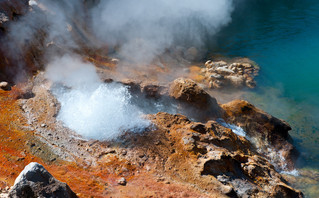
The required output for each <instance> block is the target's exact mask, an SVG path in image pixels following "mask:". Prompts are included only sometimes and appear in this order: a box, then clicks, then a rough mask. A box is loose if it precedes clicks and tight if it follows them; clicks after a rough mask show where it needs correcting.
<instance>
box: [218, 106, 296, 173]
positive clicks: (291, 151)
mask: <svg viewBox="0 0 319 198" xmlns="http://www.w3.org/2000/svg"><path fill="white" fill-rule="evenodd" d="M221 107H222V108H223V109H224V110H225V115H224V119H225V120H226V122H228V123H233V124H235V125H237V126H242V127H243V128H244V130H245V131H246V133H247V135H248V136H249V137H253V139H254V140H255V142H254V143H255V144H256V145H257V147H260V148H264V147H266V146H267V145H268V144H269V145H271V146H272V148H274V149H275V150H276V151H277V152H279V153H281V154H282V156H283V157H284V158H285V159H286V161H287V165H288V168H289V169H292V168H293V164H294V162H295V160H296V158H297V157H298V155H299V153H298V151H297V150H296V148H295V147H294V146H293V144H292V143H291V141H292V140H291V137H290V135H289V133H288V131H289V130H291V127H290V126H289V125H288V124H287V123H286V122H284V121H282V120H280V119H278V118H275V117H273V116H271V115H269V114H267V113H266V112H264V111H262V110H260V109H258V108H256V107H255V106H253V105H252V104H250V103H248V102H246V101H243V100H234V101H232V102H229V103H227V104H223V105H221ZM263 150H267V149H265V148H264V149H263Z"/></svg>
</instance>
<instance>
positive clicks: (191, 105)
mask: <svg viewBox="0 0 319 198" xmlns="http://www.w3.org/2000/svg"><path fill="white" fill-rule="evenodd" d="M169 96H170V97H172V98H174V99H176V100H177V101H180V102H181V104H180V105H181V109H183V110H184V111H186V112H185V113H186V115H196V114H197V115H198V116H196V117H197V118H198V119H201V118H202V119H205V118H207V117H210V118H212V117H215V118H217V117H220V115H221V108H220V107H219V105H218V103H217V101H216V99H215V98H213V97H211V96H210V95H209V94H208V93H207V92H206V91H205V90H204V89H203V88H202V87H200V86H199V85H198V84H197V83H196V82H194V81H193V80H191V79H185V78H178V79H176V80H174V81H173V82H172V83H171V85H170V87H169ZM187 110H188V112H187Z"/></svg>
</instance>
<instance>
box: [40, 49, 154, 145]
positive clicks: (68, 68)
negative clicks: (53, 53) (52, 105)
mask: <svg viewBox="0 0 319 198" xmlns="http://www.w3.org/2000/svg"><path fill="white" fill-rule="evenodd" d="M46 77H47V78H48V79H50V80H51V81H53V82H54V83H57V84H62V85H65V86H67V87H69V88H68V89H66V88H63V86H60V87H57V88H54V89H53V94H54V95H55V96H56V98H57V99H58V101H59V102H60V103H61V109H60V112H59V115H58V119H59V120H61V121H62V122H63V123H64V124H65V125H66V126H67V127H69V128H70V129H73V130H74V131H76V132H77V133H78V134H80V135H82V136H83V137H85V138H93V139H99V140H105V139H112V138H114V137H116V136H118V135H119V134H121V132H123V131H128V130H130V131H140V130H142V129H144V128H145V127H147V126H148V125H149V121H146V120H145V119H143V118H141V115H142V113H141V112H140V111H139V109H138V108H137V107H136V106H134V105H132V104H131V102H130V99H131V95H130V94H129V92H128V90H127V88H126V87H124V86H123V85H116V84H103V83H101V82H100V79H99V77H98V75H97V74H96V71H95V68H94V65H92V64H91V63H88V62H83V61H82V59H81V57H79V56H77V55H64V56H62V57H56V58H55V59H54V60H52V61H51V62H50V63H49V64H48V66H47V69H46Z"/></svg>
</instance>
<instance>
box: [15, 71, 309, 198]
mask: <svg viewBox="0 0 319 198" xmlns="http://www.w3.org/2000/svg"><path fill="white" fill-rule="evenodd" d="M106 83H116V82H114V81H113V80H108V81H107V82H106ZM117 83H121V84H124V85H126V86H128V88H129V90H130V91H131V93H132V95H135V96H136V97H145V98H148V99H149V100H161V99H162V98H169V99H170V100H171V101H172V102H173V103H175V105H176V106H177V108H178V109H180V110H181V112H183V114H186V115H190V116H192V115H200V116H195V117H194V116H193V118H192V119H195V120H198V121H197V122H194V121H191V120H189V119H188V118H187V117H185V116H183V115H180V114H177V115H172V114H168V113H158V114H155V115H149V116H148V119H149V120H151V121H152V122H153V123H154V128H150V129H148V130H147V131H145V132H143V133H140V134H136V133H130V132H127V133H125V134H123V136H121V137H119V139H118V140H116V141H95V140H86V139H83V138H82V137H81V136H79V135H77V134H76V133H74V132H73V131H71V130H70V129H68V128H66V127H64V126H63V124H62V123H61V122H60V121H58V120H57V119H56V116H57V114H58V112H59V108H60V105H59V103H58V101H57V100H56V99H55V97H54V95H52V94H51V91H50V89H51V86H52V83H51V82H50V81H48V80H47V79H45V78H44V75H43V73H40V74H38V75H37V76H36V77H34V78H33V80H31V81H29V83H28V84H27V85H26V86H25V88H24V89H23V91H22V92H21V93H20V95H21V96H18V97H17V98H21V99H19V100H18V103H19V106H20V107H21V110H22V111H23V112H22V113H23V114H24V116H25V117H26V118H27V120H28V124H27V126H25V127H26V128H27V129H29V130H31V131H33V132H32V134H34V135H33V138H31V141H30V142H28V143H26V146H27V147H28V150H29V151H30V152H31V153H32V154H33V155H36V156H39V157H41V158H42V159H44V160H45V161H49V162H50V161H51V162H54V163H58V164H59V163H62V162H63V161H68V162H76V163H77V166H80V167H91V168H94V169H95V168H97V169H98V168H102V167H103V169H106V170H105V173H107V172H109V171H111V172H113V173H115V174H116V175H119V176H120V175H126V177H123V178H124V179H125V180H124V181H125V182H124V181H121V182H120V183H122V184H119V185H123V183H125V184H126V182H127V183H128V184H129V183H130V182H131V181H130V179H129V178H131V177H134V176H133V175H137V174H138V173H137V172H139V171H146V172H147V173H148V174H149V176H148V177H151V178H156V177H157V176H156V175H160V178H163V181H167V182H168V183H169V185H171V184H174V185H179V184H178V183H183V184H184V185H186V186H192V188H195V189H197V190H199V191H200V192H202V193H204V194H206V195H207V196H208V197H210V196H217V195H218V196H230V197H245V196H256V197H276V196H281V197H291V196H293V197H302V196H303V195H302V193H301V192H300V191H297V190H295V189H293V188H292V187H290V186H289V185H288V183H287V181H286V180H285V179H284V178H283V177H282V176H281V175H280V174H279V173H278V172H277V171H279V170H280V168H286V170H292V169H293V164H294V159H295V157H296V155H297V154H298V152H297V151H296V149H295V148H294V146H293V145H292V144H291V143H290V137H289V134H288V130H290V127H289V125H287V124H286V123H285V122H284V121H281V120H279V119H277V118H274V117H272V116H270V115H268V114H267V113H265V112H263V111H262V110H260V109H257V108H256V107H254V106H253V105H251V104H249V103H248V102H246V101H233V102H230V103H227V104H223V105H219V104H218V103H217V101H216V99H215V98H213V97H211V96H210V95H209V94H207V92H206V91H205V90H204V89H203V88H201V87H200V86H199V85H197V83H195V82H194V81H193V80H191V79H184V78H179V79H176V80H175V81H173V82H172V83H169V84H167V85H161V86H159V85H156V84H145V82H144V83H142V84H140V83H136V82H134V81H132V80H131V81H128V80H125V81H123V82H117ZM28 95H29V96H31V97H24V96H28ZM194 112H196V113H195V114H194ZM221 118H222V119H223V120H224V121H225V122H227V123H230V124H234V125H233V126H239V127H242V128H243V130H244V131H245V136H244V137H243V136H240V135H237V134H236V133H234V129H232V128H231V127H228V128H227V127H225V125H223V124H222V123H221V122H220V121H219V119H221ZM207 120H208V121H207ZM32 139H34V140H32ZM278 141H279V142H280V145H281V146H280V147H278V145H279V144H278ZM36 142H38V143H36ZM267 149H273V150H275V151H277V152H280V153H283V155H282V156H283V157H285V163H288V166H285V167H284V166H281V165H280V164H277V163H282V162H283V161H275V163H276V164H275V165H278V167H277V169H276V168H275V167H274V164H271V163H270V161H271V155H269V153H265V152H264V151H267ZM113 163H115V164H116V165H111V164H113ZM127 164H130V165H129V167H130V168H127V166H128V165H127ZM225 165H226V166H225ZM278 168H279V169H278ZM150 170H152V171H150ZM123 171H124V172H123ZM129 175H130V176H129ZM135 177H137V176H135ZM122 180H123V179H122ZM158 180H159V181H161V180H162V179H158ZM197 190H196V191H197ZM34 192H35V191H34ZM175 195H176V196H178V195H177V194H175ZM195 197H197V195H196V196H195Z"/></svg>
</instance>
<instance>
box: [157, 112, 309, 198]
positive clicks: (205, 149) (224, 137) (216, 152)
mask: <svg viewBox="0 0 319 198" xmlns="http://www.w3.org/2000/svg"><path fill="white" fill-rule="evenodd" d="M152 119H153V122H154V124H155V125H156V126H157V128H158V129H159V131H157V133H161V134H162V135H161V136H163V135H164V136H165V138H163V139H162V141H163V140H165V139H166V138H167V140H166V141H168V144H166V145H169V146H168V148H169V149H171V150H174V152H173V153H171V154H169V155H168V156H167V160H164V161H165V165H164V166H165V174H166V175H168V176H169V177H171V178H172V179H174V180H177V181H181V182H186V183H190V184H192V185H195V186H196V187H197V188H199V189H202V190H204V191H206V192H214V191H216V190H217V191H219V192H221V193H223V194H224V195H226V196H230V197H274V196H280V195H281V196H282V197H290V196H293V197H303V194H302V193H301V192H300V191H298V190H295V189H293V188H291V187H290V186H288V185H287V184H286V182H285V180H284V179H283V178H282V176H281V175H280V174H279V173H278V172H276V170H275V168H274V166H273V165H272V164H271V163H269V162H268V161H267V159H265V158H264V157H263V156H262V155H260V154H258V152H257V151H256V150H255V149H254V146H253V145H252V144H251V143H250V142H249V141H248V140H247V139H246V138H244V137H241V136H238V135H236V134H235V133H233V131H232V130H231V129H228V128H226V127H223V126H222V125H220V124H219V123H218V122H215V121H209V122H207V123H199V122H196V123H194V122H192V121H190V120H188V119H187V117H185V116H182V115H170V114H167V113H158V114H156V115H154V116H153V117H152ZM161 131H162V132H161ZM152 136H154V135H152ZM172 143H173V144H172ZM163 144H165V142H163ZM157 150H158V149H157ZM161 155H162V156H165V155H164V154H161ZM166 155H167V154H166Z"/></svg>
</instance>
